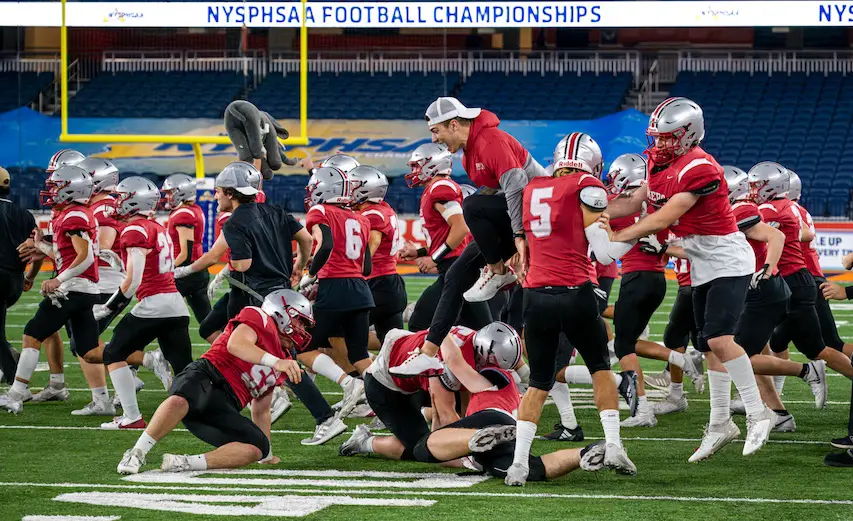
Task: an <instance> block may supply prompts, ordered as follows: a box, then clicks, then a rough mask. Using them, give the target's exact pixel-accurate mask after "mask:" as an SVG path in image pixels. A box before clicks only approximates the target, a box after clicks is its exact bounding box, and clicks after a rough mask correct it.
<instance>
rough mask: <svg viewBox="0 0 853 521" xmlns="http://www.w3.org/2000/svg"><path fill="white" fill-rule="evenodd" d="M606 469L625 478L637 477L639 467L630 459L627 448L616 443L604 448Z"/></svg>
mask: <svg viewBox="0 0 853 521" xmlns="http://www.w3.org/2000/svg"><path fill="white" fill-rule="evenodd" d="M604 468H605V469H607V470H614V471H616V473H617V474H623V475H625V476H636V475H637V466H636V465H634V462H633V461H631V460H630V459H629V458H628V453H627V452H625V447H623V446H621V445H617V444H615V443H608V444H607V445H606V446H605V447H604Z"/></svg>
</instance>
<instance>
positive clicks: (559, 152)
mask: <svg viewBox="0 0 853 521" xmlns="http://www.w3.org/2000/svg"><path fill="white" fill-rule="evenodd" d="M603 167H604V161H603V160H602V156H601V147H599V146H598V143H596V142H595V140H594V139H592V137H590V136H589V134H584V133H583V132H572V133H571V134H569V135H568V136H566V137H564V138H563V139H561V140H560V142H559V143H557V146H556V148H554V172H557V171H558V170H560V169H561V168H572V169H575V170H583V171H584V172H586V173H588V174H592V175H594V176H595V177H599V176H600V175H601V170H602V169H603Z"/></svg>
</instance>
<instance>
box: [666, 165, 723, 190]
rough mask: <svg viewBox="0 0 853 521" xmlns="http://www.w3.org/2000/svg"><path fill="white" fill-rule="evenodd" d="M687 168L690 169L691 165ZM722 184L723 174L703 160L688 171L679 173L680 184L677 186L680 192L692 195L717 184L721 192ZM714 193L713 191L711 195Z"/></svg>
mask: <svg viewBox="0 0 853 521" xmlns="http://www.w3.org/2000/svg"><path fill="white" fill-rule="evenodd" d="M687 166H688V167H689V166H690V165H687ZM685 168H687V167H685ZM722 182H723V177H722V172H721V171H720V170H717V167H715V166H714V165H713V164H712V163H711V162H710V161H707V160H704V159H702V160H698V163H697V164H696V165H695V166H692V167H690V168H689V169H688V170H682V171H681V172H679V173H678V184H677V185H676V186H677V191H678V192H691V193H692V192H697V191H700V190H703V189H705V188H708V187H709V186H712V185H714V184H715V183H716V186H717V190H719V188H720V186H721V185H722ZM712 192H713V190H712V191H711V193H712ZM703 195H707V194H703Z"/></svg>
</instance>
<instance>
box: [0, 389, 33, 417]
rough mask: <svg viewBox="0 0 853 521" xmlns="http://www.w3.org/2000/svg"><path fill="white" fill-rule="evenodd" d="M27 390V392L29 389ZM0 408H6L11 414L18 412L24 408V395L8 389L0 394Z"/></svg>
mask: <svg viewBox="0 0 853 521" xmlns="http://www.w3.org/2000/svg"><path fill="white" fill-rule="evenodd" d="M27 392H28V393H29V389H28V390H27ZM30 396H32V393H30ZM0 409H6V410H7V411H9V412H10V413H12V414H19V413H20V412H21V411H23V410H24V395H23V394H21V393H18V392H16V391H13V390H11V389H9V391H8V392H7V393H6V394H4V395H0Z"/></svg>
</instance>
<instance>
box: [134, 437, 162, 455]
mask: <svg viewBox="0 0 853 521" xmlns="http://www.w3.org/2000/svg"><path fill="white" fill-rule="evenodd" d="M156 444H157V440H155V439H154V438H152V437H151V436H149V435H148V433H147V432H143V433H142V435H141V436H139V439H138V440H136V445H134V446H133V448H134V449H139V450H141V451H142V454H143V455H145V454H148V451H150V450H151V448H152V447H154V445H156Z"/></svg>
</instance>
